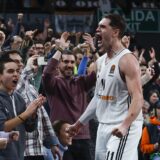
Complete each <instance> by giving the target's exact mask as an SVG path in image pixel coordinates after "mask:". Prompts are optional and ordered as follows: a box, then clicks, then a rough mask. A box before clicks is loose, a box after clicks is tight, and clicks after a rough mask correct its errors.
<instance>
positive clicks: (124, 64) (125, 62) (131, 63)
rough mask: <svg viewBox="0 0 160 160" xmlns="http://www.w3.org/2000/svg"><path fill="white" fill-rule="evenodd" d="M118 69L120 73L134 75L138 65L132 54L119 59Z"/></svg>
mask: <svg viewBox="0 0 160 160" xmlns="http://www.w3.org/2000/svg"><path fill="white" fill-rule="evenodd" d="M119 67H120V70H121V72H122V73H131V72H133V73H134V72H137V71H138V70H139V63H138V60H137V59H136V57H135V56H134V55H133V54H132V53H128V54H125V55H124V56H123V57H122V58H121V59H120V61H119ZM133 73H132V74H133Z"/></svg>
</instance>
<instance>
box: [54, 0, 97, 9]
mask: <svg viewBox="0 0 160 160" xmlns="http://www.w3.org/2000/svg"><path fill="white" fill-rule="evenodd" d="M70 4H71V6H70ZM54 5H55V7H58V8H66V7H71V8H95V7H98V6H99V2H98V0H94V1H93V0H77V1H73V0H71V1H70V2H69V3H67V0H56V1H55V2H54Z"/></svg>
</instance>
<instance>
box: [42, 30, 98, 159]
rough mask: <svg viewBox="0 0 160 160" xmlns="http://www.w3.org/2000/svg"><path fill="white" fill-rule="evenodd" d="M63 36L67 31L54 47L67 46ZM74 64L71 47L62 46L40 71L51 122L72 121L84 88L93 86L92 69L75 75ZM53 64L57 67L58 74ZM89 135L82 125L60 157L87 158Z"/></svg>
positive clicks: (84, 100) (80, 108) (82, 100)
mask: <svg viewBox="0 0 160 160" xmlns="http://www.w3.org/2000/svg"><path fill="white" fill-rule="evenodd" d="M67 38H68V33H67V32H65V33H63V34H62V36H61V39H60V40H59V47H58V48H60V47H62V48H63V49H64V48H65V47H68V43H67V42H66V41H67ZM63 49H61V51H62V50H63ZM61 56H62V59H61ZM74 65H75V57H74V55H73V53H72V52H71V51H69V50H64V51H63V54H62V53H61V52H60V51H56V53H55V54H54V55H53V57H52V59H51V60H50V61H49V63H48V65H47V66H46V68H45V70H44V72H43V77H42V78H43V85H44V89H45V91H46V95H47V99H48V103H49V106H50V118H51V122H52V123H53V122H54V121H56V120H64V121H67V122H69V123H73V122H74V121H75V120H77V119H78V117H79V116H80V115H81V114H82V113H83V112H84V110H85V109H86V106H87V92H88V91H89V89H91V88H92V87H93V86H94V84H95V79H96V74H95V72H92V73H91V74H90V75H86V76H80V77H75V76H74V75H73V69H74ZM57 68H59V70H60V74H58V75H57ZM89 139H90V135H89V127H88V125H86V126H85V127H83V128H82V130H81V132H80V133H79V134H78V135H77V137H75V138H74V139H73V143H72V145H71V146H69V149H68V150H67V151H66V152H65V154H64V160H72V159H76V160H79V159H80V160H82V159H83V160H90V159H91V157H90V150H89V143H90V140H89Z"/></svg>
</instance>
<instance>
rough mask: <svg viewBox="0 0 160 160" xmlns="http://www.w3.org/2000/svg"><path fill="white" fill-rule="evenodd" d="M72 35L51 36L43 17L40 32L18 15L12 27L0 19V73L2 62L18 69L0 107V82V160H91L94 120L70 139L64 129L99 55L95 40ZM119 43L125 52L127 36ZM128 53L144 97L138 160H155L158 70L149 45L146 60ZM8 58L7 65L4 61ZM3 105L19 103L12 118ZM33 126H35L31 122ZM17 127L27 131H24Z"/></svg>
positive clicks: (82, 104) (159, 131) (89, 84)
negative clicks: (135, 64)
mask: <svg viewBox="0 0 160 160" xmlns="http://www.w3.org/2000/svg"><path fill="white" fill-rule="evenodd" d="M151 1H152V2H153V3H154V5H151V4H152V2H151ZM132 3H133V7H134V6H136V7H139V6H142V7H143V8H147V5H148V3H149V4H150V5H151V6H150V7H151V8H156V7H158V5H156V4H158V3H159V1H158V0H157V1H156V0H148V1H147V0H143V1H142V0H141V1H138V0H137V1H136V0H134V1H132ZM71 36H72V38H73V35H71V34H70V33H69V32H67V31H66V32H64V33H62V34H60V35H56V36H55V35H54V30H53V29H52V28H51V27H50V21H49V20H48V19H46V20H45V21H44V29H43V30H39V29H38V28H33V29H32V30H26V28H25V26H24V25H23V14H18V16H17V23H16V25H14V24H13V23H12V22H11V21H8V23H4V19H0V50H1V52H0V56H1V58H0V63H1V64H0V75H2V76H4V75H3V70H2V69H4V68H3V67H2V69H1V65H2V64H3V65H4V66H6V63H13V62H15V63H16V64H17V65H18V68H17V70H18V71H17V70H14V71H13V72H18V73H15V74H17V75H16V76H15V77H16V78H15V79H14V81H10V83H12V85H13V84H15V85H16V88H15V89H14V94H13V93H12V94H11V95H10V92H8V93H5V96H6V97H5V98H6V99H8V100H9V102H4V103H2V100H1V99H3V100H4V99H5V98H4V96H3V94H4V93H3V92H2V87H1V86H2V85H1V84H0V130H1V132H0V133H2V134H0V137H1V138H0V159H1V158H2V159H3V158H4V156H6V155H7V156H8V158H9V160H15V159H14V158H13V155H14V156H15V157H17V160H22V159H23V158H22V157H23V155H24V156H25V160H29V159H30V160H31V159H34V160H36V159H37V160H39V159H42V160H43V159H45V160H53V159H56V160H57V159H59V160H62V157H63V159H64V160H93V159H94V156H93V155H94V147H95V139H96V134H95V133H96V129H97V125H98V124H97V121H96V119H94V120H93V121H91V122H90V123H89V124H88V125H86V126H85V127H84V128H83V129H82V130H81V131H80V133H79V134H78V135H77V136H76V137H73V139H72V138H71V137H69V136H68V133H66V130H65V128H66V127H67V126H68V125H69V124H73V123H74V122H75V121H76V120H77V119H78V118H79V117H80V115H81V114H82V113H83V112H84V111H85V109H86V107H87V104H88V103H89V101H90V100H91V98H92V96H93V94H94V85H95V81H96V67H95V66H96V60H97V59H98V57H100V56H101V55H102V54H104V53H100V52H98V50H97V44H96V42H97V39H98V37H96V36H92V35H91V34H89V33H81V32H78V33H75V34H74V40H73V39H71ZM122 44H123V45H124V47H126V48H130V46H131V44H130V36H128V35H124V37H123V38H122ZM132 52H133V54H134V55H135V56H136V57H137V60H138V61H139V65H140V68H141V81H142V88H143V94H144V105H143V107H142V112H143V117H144V128H143V133H142V138H141V141H140V143H139V160H149V159H151V158H152V159H153V158H154V157H156V156H160V76H159V74H160V66H159V62H158V60H157V59H156V56H157V53H156V51H155V49H154V47H153V46H150V50H149V53H148V55H149V57H150V60H149V61H147V60H146V59H145V56H144V52H145V48H144V49H140V50H139V49H137V48H136V46H135V47H134V48H133V50H132ZM7 58H8V59H9V60H10V61H7V62H6V61H5V60H6V59H7ZM7 67H9V66H7ZM12 67H15V65H13V64H12ZM1 70H2V71H1ZM10 70H11V69H10ZM13 74H14V73H13ZM18 74H20V76H18ZM13 76H14V75H13ZM0 78H1V76H0ZM10 78H12V77H10ZM0 80H1V79H0ZM1 81H3V79H2V80H1ZM8 81H9V80H8ZM102 83H103V82H102ZM3 85H4V86H3V88H4V87H6V85H8V84H7V82H6V81H4V84H3ZM44 96H45V97H46V100H45V98H44ZM19 97H22V98H23V100H22V99H21V98H19ZM4 101H5V100H4ZM44 101H45V102H44ZM5 103H7V104H9V105H11V104H12V105H13V106H15V105H18V106H19V105H20V104H23V105H22V109H21V110H17V111H16V109H15V110H12V109H11V108H10V109H11V110H9V111H10V112H12V114H11V115H8V113H7V111H5V113H4V109H3V107H4V106H5ZM25 104H26V106H28V107H27V109H26V108H25ZM19 107H20V106H19ZM37 107H38V108H37ZM31 108H33V109H31ZM28 121H29V122H28ZM37 121H38V122H37ZM26 122H28V123H26ZM31 122H32V123H31ZM36 122H37V125H36V126H35V124H33V123H36ZM30 123H31V124H30ZM11 124H12V126H11ZM13 124H14V125H13ZM22 125H25V126H26V125H32V127H31V129H29V132H26V131H27V129H25V127H24V126H22ZM33 125H34V126H33ZM19 126H20V127H19ZM35 127H36V129H35V130H34V128H35ZM20 128H21V129H20ZM13 130H15V131H19V132H13ZM33 130H34V131H33ZM31 131H33V132H31ZM24 133H26V135H25V146H23V145H22V142H21V143H20V144H18V143H17V142H18V141H21V140H22V138H23V137H21V135H23V136H24ZM57 137H58V138H57ZM18 145H21V146H18ZM13 147H15V148H17V150H16V149H15V150H13ZM23 147H24V148H23ZM19 151H21V152H22V153H18V152H19ZM10 152H11V153H10ZM57 155H58V156H57Z"/></svg>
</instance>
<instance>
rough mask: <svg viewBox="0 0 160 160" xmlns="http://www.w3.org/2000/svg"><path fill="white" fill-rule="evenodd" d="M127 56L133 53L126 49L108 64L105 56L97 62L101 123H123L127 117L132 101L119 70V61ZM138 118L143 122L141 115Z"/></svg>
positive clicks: (98, 107)
mask: <svg viewBox="0 0 160 160" xmlns="http://www.w3.org/2000/svg"><path fill="white" fill-rule="evenodd" d="M125 54H131V52H130V51H129V50H128V49H124V50H122V51H121V52H120V53H118V54H117V55H116V56H115V57H113V58H112V59H110V61H108V62H107V61H106V58H107V54H105V55H103V56H102V57H100V59H98V61H97V83H96V90H95V94H96V96H97V106H96V116H97V118H98V121H99V122H100V123H107V124H108V123H109V124H116V123H121V122H122V121H123V120H124V119H125V117H126V116H127V113H128V109H129V104H130V101H131V99H130V96H129V93H128V89H127V86H126V83H125V82H124V81H123V80H122V78H121V75H120V70H119V60H120V59H121V57H122V56H124V55H125ZM138 117H139V118H140V119H141V120H142V114H141V113H140V115H139V116H138Z"/></svg>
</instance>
